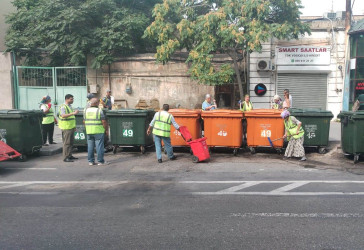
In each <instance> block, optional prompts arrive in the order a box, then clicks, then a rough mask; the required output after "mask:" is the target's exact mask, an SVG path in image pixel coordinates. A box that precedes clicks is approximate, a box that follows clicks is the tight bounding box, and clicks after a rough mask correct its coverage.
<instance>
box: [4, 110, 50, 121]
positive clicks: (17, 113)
mask: <svg viewBox="0 0 364 250" xmlns="http://www.w3.org/2000/svg"><path fill="white" fill-rule="evenodd" d="M25 115H37V116H42V115H43V112H42V111H41V110H22V109H1V110H0V117H1V118H2V119H6V118H8V119H11V118H21V117H23V116H25Z"/></svg>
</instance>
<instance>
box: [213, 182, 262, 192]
mask: <svg viewBox="0 0 364 250" xmlns="http://www.w3.org/2000/svg"><path fill="white" fill-rule="evenodd" d="M257 184H260V182H254V181H252V182H246V183H243V184H240V185H237V186H234V187H230V188H227V189H224V190H221V191H218V193H226V192H236V191H239V190H242V189H244V188H248V187H252V186H255V185H257Z"/></svg>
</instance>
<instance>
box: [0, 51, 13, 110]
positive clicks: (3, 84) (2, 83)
mask: <svg viewBox="0 0 364 250" xmlns="http://www.w3.org/2000/svg"><path fill="white" fill-rule="evenodd" d="M11 72H12V71H11V54H10V53H2V52H0V89H1V91H0V100H1V102H0V109H11V108H13V92H12V81H11V78H12V77H11Z"/></svg>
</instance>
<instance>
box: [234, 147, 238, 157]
mask: <svg viewBox="0 0 364 250" xmlns="http://www.w3.org/2000/svg"><path fill="white" fill-rule="evenodd" d="M238 150H239V149H238V148H234V150H233V154H234V156H237V155H238Z"/></svg>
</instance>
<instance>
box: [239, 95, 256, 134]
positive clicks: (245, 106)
mask: <svg viewBox="0 0 364 250" xmlns="http://www.w3.org/2000/svg"><path fill="white" fill-rule="evenodd" d="M239 104H240V111H242V112H245V111H250V110H253V103H252V102H251V101H250V95H248V94H247V95H245V96H244V101H243V102H241V101H239ZM247 128H248V123H247V122H246V119H243V140H244V141H246V140H247Z"/></svg>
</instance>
